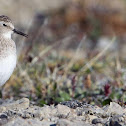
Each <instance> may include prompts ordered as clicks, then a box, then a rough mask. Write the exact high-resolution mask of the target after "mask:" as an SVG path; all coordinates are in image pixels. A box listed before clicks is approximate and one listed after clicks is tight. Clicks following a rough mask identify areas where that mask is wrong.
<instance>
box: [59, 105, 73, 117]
mask: <svg viewBox="0 0 126 126" xmlns="http://www.w3.org/2000/svg"><path fill="white" fill-rule="evenodd" d="M70 111H71V110H70V108H69V107H67V106H65V105H60V104H59V105H57V113H58V115H59V116H61V117H62V116H63V117H67V116H68V114H69V113H70Z"/></svg>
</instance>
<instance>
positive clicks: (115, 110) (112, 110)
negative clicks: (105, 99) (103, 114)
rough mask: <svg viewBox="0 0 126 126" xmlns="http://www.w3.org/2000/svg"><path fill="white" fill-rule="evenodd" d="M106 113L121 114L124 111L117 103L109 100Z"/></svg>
mask: <svg viewBox="0 0 126 126" xmlns="http://www.w3.org/2000/svg"><path fill="white" fill-rule="evenodd" d="M107 113H109V114H118V115H122V114H123V113H124V109H123V108H122V107H121V106H120V105H119V104H117V103H115V102H110V106H109V107H108V110H107Z"/></svg>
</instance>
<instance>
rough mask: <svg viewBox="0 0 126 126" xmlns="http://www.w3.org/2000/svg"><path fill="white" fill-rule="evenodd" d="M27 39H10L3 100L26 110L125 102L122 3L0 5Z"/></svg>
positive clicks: (55, 0) (20, 0) (42, 0)
mask: <svg viewBox="0 0 126 126" xmlns="http://www.w3.org/2000/svg"><path fill="white" fill-rule="evenodd" d="M0 3H1V4H0V13H1V15H7V16H9V17H10V18H11V19H12V21H13V22H14V25H15V27H16V28H17V29H19V30H21V31H23V32H25V33H27V34H28V35H29V37H28V38H23V37H21V36H18V35H13V39H14V40H15V41H16V45H17V54H18V63H17V67H16V69H15V72H14V74H13V75H12V76H11V78H10V80H9V81H8V82H7V84H6V85H4V86H3V87H2V95H3V98H5V99H6V98H12V99H19V98H22V97H27V98H29V99H30V100H31V103H32V104H36V105H40V106H43V105H44V104H58V103H59V102H63V101H67V100H80V101H83V102H87V103H90V104H97V105H99V106H100V105H101V106H102V105H106V104H108V103H109V102H110V101H116V102H122V103H125V102H126V1H125V0H114V2H113V1H110V0H105V1H104V0H52V1H50V0H31V1H30V2H28V1H26V0H8V1H5V0H0Z"/></svg>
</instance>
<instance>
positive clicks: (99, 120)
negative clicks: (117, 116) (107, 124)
mask: <svg viewBox="0 0 126 126" xmlns="http://www.w3.org/2000/svg"><path fill="white" fill-rule="evenodd" d="M97 123H102V120H101V119H99V118H97V119H93V120H92V124H97Z"/></svg>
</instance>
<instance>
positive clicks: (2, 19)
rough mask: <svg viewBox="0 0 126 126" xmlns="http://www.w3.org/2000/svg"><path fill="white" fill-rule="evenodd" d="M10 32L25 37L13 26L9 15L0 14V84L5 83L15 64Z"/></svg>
mask: <svg viewBox="0 0 126 126" xmlns="http://www.w3.org/2000/svg"><path fill="white" fill-rule="evenodd" d="M12 33H17V34H20V35H22V36H25V37H27V35H26V34H24V33H22V32H20V31H18V30H16V29H15V28H14V25H13V23H12V21H11V19H10V18H9V17H7V16H4V15H2V16H0V86H3V85H4V84H5V83H6V81H7V80H8V79H9V78H10V76H11V74H12V73H13V71H14V68H15V66H16V60H17V55H16V45H15V42H14V41H13V40H12V39H11V35H12Z"/></svg>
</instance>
